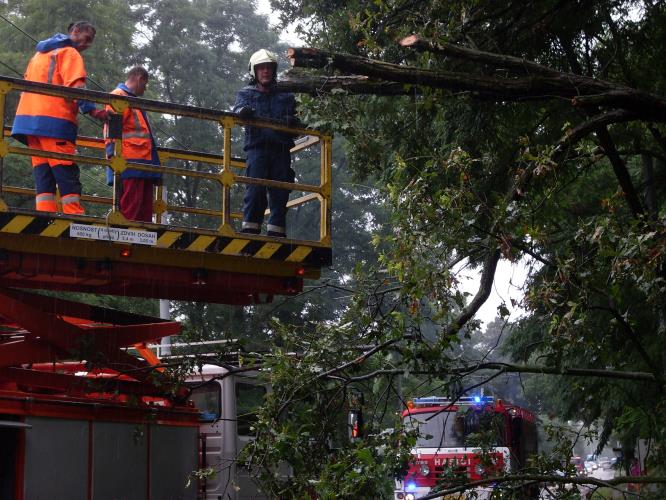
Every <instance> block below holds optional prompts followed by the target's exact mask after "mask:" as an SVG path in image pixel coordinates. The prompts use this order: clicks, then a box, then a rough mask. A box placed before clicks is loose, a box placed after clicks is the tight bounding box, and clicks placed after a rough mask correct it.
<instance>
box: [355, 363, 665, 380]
mask: <svg viewBox="0 0 666 500" xmlns="http://www.w3.org/2000/svg"><path fill="white" fill-rule="evenodd" d="M481 370H497V371H500V372H503V373H533V374H538V375H559V376H563V377H595V378H609V379H617V380H634V381H640V382H656V383H661V381H660V380H659V379H658V378H657V377H656V376H655V374H654V373H650V372H628V371H620V370H601V369H596V368H564V367H556V366H536V365H515V364H511V363H495V362H489V363H478V364H474V365H469V366H459V367H453V368H449V369H446V370H409V373H411V374H414V375H437V376H442V375H460V374H470V373H474V372H477V371H481ZM403 373H405V370H403V369H401V368H395V369H383V370H375V371H373V372H371V373H366V374H364V375H359V376H358V377H350V378H349V379H348V380H349V381H351V382H359V381H362V380H368V379H371V378H374V377H379V376H382V375H401V374H403Z"/></svg>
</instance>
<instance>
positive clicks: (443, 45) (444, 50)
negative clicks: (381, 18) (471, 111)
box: [398, 35, 575, 76]
mask: <svg viewBox="0 0 666 500" xmlns="http://www.w3.org/2000/svg"><path fill="white" fill-rule="evenodd" d="M398 43H399V44H400V45H402V46H403V47H409V48H410V49H414V50H418V51H428V52H435V53H438V54H443V55H445V56H449V57H454V58H456V59H462V60H465V61H469V62H475V63H483V64H487V65H489V66H493V67H495V68H510V69H513V70H517V71H520V72H521V73H524V74H537V75H548V76H553V75H557V74H558V73H559V71H557V70H554V69H552V68H549V67H548V66H543V65H541V64H537V63H535V62H532V61H528V60H527V59H522V58H520V57H513V56H507V55H504V54H495V53H493V52H486V51H483V50H476V49H470V48H467V47H463V46H461V45H456V44H454V43H447V42H435V41H432V40H426V39H425V38H421V37H420V36H419V35H410V36H408V37H405V38H403V39H402V40H400V41H399V42H398ZM572 76H575V75H572Z"/></svg>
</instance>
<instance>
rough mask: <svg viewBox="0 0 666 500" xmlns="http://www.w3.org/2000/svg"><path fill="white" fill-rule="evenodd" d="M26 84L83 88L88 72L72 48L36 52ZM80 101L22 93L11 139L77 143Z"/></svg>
mask: <svg viewBox="0 0 666 500" xmlns="http://www.w3.org/2000/svg"><path fill="white" fill-rule="evenodd" d="M24 77H25V79H26V80H30V81H33V82H42V83H51V84H53V85H64V86H65V87H84V86H85V82H86V70H85V66H84V64H83V58H82V57H81V54H80V53H79V51H77V50H76V49H75V48H73V47H60V48H57V49H53V50H51V51H49V52H37V53H36V54H35V55H34V56H33V57H32V59H30V62H29V63H28V67H27V68H26V71H25V75H24ZM77 113H78V105H77V101H75V100H71V99H65V98H63V97H53V96H48V95H43V94H32V93H30V92H23V93H22V94H21V99H20V101H19V104H18V107H17V109H16V118H15V119H14V126H13V128H12V136H14V137H16V138H17V139H19V140H21V141H23V142H25V141H24V136H25V135H36V136H42V137H54V138H56V139H67V140H70V141H75V140H76V134H77V118H76V115H77Z"/></svg>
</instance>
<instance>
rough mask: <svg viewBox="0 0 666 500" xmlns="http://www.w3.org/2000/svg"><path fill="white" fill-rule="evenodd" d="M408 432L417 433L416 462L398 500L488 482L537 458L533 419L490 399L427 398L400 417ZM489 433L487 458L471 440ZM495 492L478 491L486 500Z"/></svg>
mask: <svg viewBox="0 0 666 500" xmlns="http://www.w3.org/2000/svg"><path fill="white" fill-rule="evenodd" d="M402 418H403V422H404V424H405V425H406V426H407V427H417V428H418V431H419V437H418V440H417V443H416V447H415V448H414V450H413V455H414V461H413V462H412V463H411V464H410V466H409V470H408V472H407V475H406V476H405V477H404V478H403V480H402V481H396V489H395V499H396V500H415V499H417V498H420V497H422V496H425V495H427V494H429V493H430V492H431V490H432V489H433V488H434V487H435V486H439V487H441V486H443V485H446V484H447V483H450V484H452V485H453V484H460V482H461V480H462V481H465V480H466V481H475V480H479V479H484V478H486V477H489V476H491V475H493V474H498V473H501V472H502V471H507V472H508V471H512V472H513V471H518V470H520V469H522V468H524V467H525V465H526V464H527V460H528V459H529V457H530V456H531V455H534V454H536V452H537V433H536V425H535V418H534V415H533V414H532V413H531V412H529V411H528V410H525V409H524V408H520V407H518V406H515V405H512V404H508V403H505V402H503V401H501V400H494V398H492V397H488V396H476V397H469V398H468V397H465V398H458V399H456V400H452V399H448V398H442V397H427V398H420V399H416V400H414V401H413V402H410V404H409V405H408V408H407V409H406V410H405V411H403V413H402ZM486 432H490V436H492V439H493V441H494V443H493V444H494V446H493V447H491V450H490V452H489V453H485V454H483V453H482V452H481V450H480V448H479V447H478V445H476V444H473V443H472V442H471V440H470V437H472V435H479V434H481V433H486ZM491 491H492V486H488V487H486V488H480V489H476V490H475V493H476V494H477V495H478V496H477V498H487V497H489V495H490V492H491Z"/></svg>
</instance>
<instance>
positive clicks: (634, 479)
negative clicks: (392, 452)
mask: <svg viewBox="0 0 666 500" xmlns="http://www.w3.org/2000/svg"><path fill="white" fill-rule="evenodd" d="M518 481H520V482H529V483H560V484H580V485H586V484H592V485H594V486H598V487H613V486H617V485H621V484H628V483H640V484H656V483H659V484H663V483H666V476H652V477H650V476H624V477H615V478H613V479H606V480H602V479H597V478H595V477H578V476H548V475H542V474H515V475H508V476H499V477H489V478H486V479H480V480H478V481H470V482H468V483H465V484H461V485H460V486H455V487H453V488H447V489H441V490H437V491H436V492H433V493H430V494H428V495H425V496H423V497H419V498H420V499H421V500H428V499H433V498H442V497H445V496H446V495H452V494H454V493H460V492H462V491H466V490H471V489H474V488H479V487H481V486H486V485H489V484H496V483H508V482H518Z"/></svg>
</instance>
